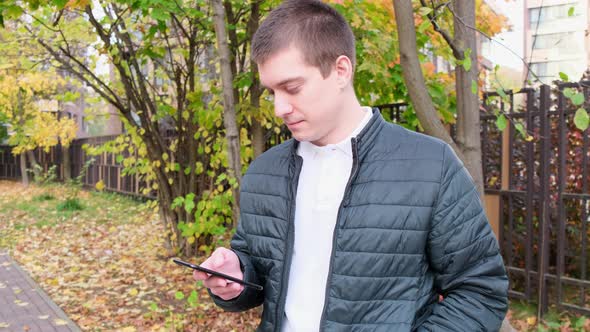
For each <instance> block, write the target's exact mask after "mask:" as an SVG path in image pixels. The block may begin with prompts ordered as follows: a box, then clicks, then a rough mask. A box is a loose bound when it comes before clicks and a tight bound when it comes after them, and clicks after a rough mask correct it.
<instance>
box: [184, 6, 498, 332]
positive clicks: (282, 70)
mask: <svg viewBox="0 0 590 332" xmlns="http://www.w3.org/2000/svg"><path fill="white" fill-rule="evenodd" d="M354 45H355V44H354V36H353V34H352V32H351V30H350V27H349V26H348V24H347V23H346V21H345V20H344V18H343V17H342V16H341V15H340V14H338V13H337V12H336V11H335V10H334V9H333V8H331V7H330V6H329V5H326V4H324V3H322V2H319V1H312V0H295V1H285V2H284V3H283V4H282V5H280V6H279V7H278V8H276V9H274V10H273V11H272V12H271V13H270V14H269V16H268V18H267V19H266V20H265V21H264V22H263V23H262V25H261V26H260V28H259V30H258V31H257V32H256V34H255V36H254V40H253V45H252V56H253V58H254V60H255V61H256V62H257V63H258V66H259V72H260V80H261V82H262V84H263V85H264V86H266V87H267V88H268V89H269V91H270V92H271V93H272V94H273V95H274V103H275V113H276V115H277V116H278V117H280V118H281V119H282V120H283V121H284V123H285V124H286V125H287V126H288V128H289V130H290V131H291V133H292V134H293V138H294V139H292V140H289V141H287V142H285V143H283V144H281V145H279V146H276V147H274V148H272V149H270V150H269V151H267V152H266V153H264V154H263V155H262V156H260V157H259V158H258V159H256V160H255V161H254V162H252V164H251V165H250V168H249V170H248V172H247V173H246V175H245V176H244V177H243V180H242V187H241V200H240V206H241V220H240V223H239V226H238V229H237V231H236V234H235V236H234V238H233V240H232V242H231V250H230V249H225V248H220V249H218V250H216V251H215V252H214V253H213V254H212V255H211V257H210V258H209V259H207V260H206V261H205V262H204V263H203V264H202V265H203V266H204V267H208V268H210V269H213V270H218V271H221V272H224V273H226V274H229V275H232V276H235V277H237V278H240V279H242V278H243V279H245V280H246V281H250V282H254V283H258V284H261V285H263V286H264V290H263V291H257V290H254V289H252V288H244V287H243V286H241V285H239V284H237V283H231V282H227V281H226V280H224V279H220V278H217V277H213V276H209V275H207V274H204V273H200V272H195V274H194V277H195V279H197V280H203V281H204V284H205V286H206V287H208V288H209V289H210V293H211V295H212V297H213V299H214V301H215V303H217V305H219V306H220V307H222V308H223V309H225V310H228V311H242V310H248V309H250V308H253V307H256V306H258V305H260V304H263V305H264V311H263V314H262V321H261V323H260V326H259V330H260V331H276V332H282V331H318V330H321V331H388V332H389V331H412V330H417V331H497V330H498V329H499V327H500V324H501V322H502V319H503V318H504V315H505V313H506V310H507V288H508V280H507V277H506V272H505V270H504V265H503V262H502V257H501V256H500V254H499V250H498V245H497V241H496V239H495V237H494V234H493V233H492V231H491V228H490V226H489V224H488V222H487V220H486V216H485V214H484V211H483V209H482V206H481V202H480V199H479V196H478V192H477V190H476V188H475V186H474V184H473V181H472V180H471V178H470V176H469V174H468V173H467V171H466V170H465V168H464V167H463V165H462V164H461V162H460V161H459V160H458V158H457V157H456V155H455V154H454V153H453V151H452V149H451V148H450V147H449V146H448V145H446V144H445V143H443V142H441V141H439V140H437V139H435V138H431V137H428V136H425V135H421V134H418V133H414V132H410V131H407V130H405V129H403V128H401V127H399V126H396V125H393V124H389V123H387V122H385V121H384V120H383V118H382V117H381V115H380V114H379V112H378V111H376V110H371V109H370V108H363V107H361V105H360V104H359V102H358V100H357V98H356V95H355V92H354V89H353V73H354V67H355V46H354ZM439 294H442V295H443V296H444V300H442V301H439Z"/></svg>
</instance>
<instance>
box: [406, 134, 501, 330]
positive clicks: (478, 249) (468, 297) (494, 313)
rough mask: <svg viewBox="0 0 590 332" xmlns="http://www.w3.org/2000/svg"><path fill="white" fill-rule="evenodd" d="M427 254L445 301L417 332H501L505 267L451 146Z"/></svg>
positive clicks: (473, 189) (474, 190) (446, 153)
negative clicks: (499, 331)
mask: <svg viewBox="0 0 590 332" xmlns="http://www.w3.org/2000/svg"><path fill="white" fill-rule="evenodd" d="M427 251H428V256H429V260H430V268H431V269H432V271H433V272H434V278H435V279H434V287H435V290H436V291H438V292H439V294H442V295H443V297H444V299H443V300H442V301H441V302H438V303H436V304H433V305H432V306H431V308H430V314H429V315H428V316H427V317H426V318H425V320H424V321H423V322H422V324H421V325H420V326H418V327H417V330H418V331H498V330H499V329H500V326H501V324H502V320H503V319H504V316H505V315H506V311H507V310H508V278H507V276H506V270H505V268H504V262H503V260H502V256H501V255H500V251H499V248H498V242H497V240H496V237H495V236H494V233H493V232H492V229H491V227H490V225H489V223H488V220H487V218H486V215H485V212H484V210H483V207H482V204H481V200H480V198H479V194H478V191H477V188H476V186H475V185H474V183H473V180H472V178H471V176H470V175H469V173H468V172H467V170H466V169H465V167H463V164H462V163H461V161H460V160H459V159H458V158H457V156H456V155H455V153H454V152H453V150H452V149H451V147H449V146H448V145H445V151H444V157H443V167H442V174H441V187H440V189H439V194H438V198H437V201H436V203H435V205H434V211H433V214H432V218H431V228H430V233H429V235H428V245H427Z"/></svg>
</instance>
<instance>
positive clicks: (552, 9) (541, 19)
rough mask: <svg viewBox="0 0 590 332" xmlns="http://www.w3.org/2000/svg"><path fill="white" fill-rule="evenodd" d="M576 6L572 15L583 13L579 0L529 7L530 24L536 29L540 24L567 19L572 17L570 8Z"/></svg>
mask: <svg viewBox="0 0 590 332" xmlns="http://www.w3.org/2000/svg"><path fill="white" fill-rule="evenodd" d="M572 7H574V14H573V16H572V17H575V16H579V15H581V14H582V7H581V6H580V3H579V2H578V1H574V2H571V3H567V4H564V5H556V6H545V7H537V8H530V9H529V26H530V28H532V29H534V28H536V27H537V23H538V24H539V26H544V25H546V24H548V23H551V22H552V21H556V20H560V19H566V18H568V17H570V16H569V15H568V14H569V10H570V8H572Z"/></svg>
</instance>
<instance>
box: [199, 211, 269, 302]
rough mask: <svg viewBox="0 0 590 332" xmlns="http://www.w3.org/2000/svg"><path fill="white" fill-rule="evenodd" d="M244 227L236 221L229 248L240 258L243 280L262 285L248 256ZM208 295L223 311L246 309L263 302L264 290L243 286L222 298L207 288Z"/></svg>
mask: <svg viewBox="0 0 590 332" xmlns="http://www.w3.org/2000/svg"><path fill="white" fill-rule="evenodd" d="M244 236H245V233H244V229H243V226H242V223H241V222H239V223H238V227H237V230H236V234H235V235H234V237H233V238H232V241H231V249H232V250H233V252H235V253H236V255H238V258H239V259H240V267H241V268H242V272H243V273H244V280H245V281H248V282H252V283H255V284H259V285H263V286H264V284H263V283H262V278H260V277H259V276H258V273H257V272H256V269H255V268H254V265H253V264H252V258H251V257H250V251H249V250H248V243H247V242H246V240H245V238H244ZM209 295H211V298H212V299H213V301H214V302H215V304H217V305H218V306H219V307H220V308H222V309H223V310H225V311H232V312H238V311H246V310H248V309H252V308H254V307H257V306H259V305H261V304H262V303H263V302H264V290H261V291H259V290H255V289H253V288H250V287H244V290H243V291H242V293H241V294H240V295H239V296H238V297H236V298H234V299H231V300H227V301H225V300H223V299H222V298H220V297H218V296H216V295H214V294H212V293H211V291H210V290H209Z"/></svg>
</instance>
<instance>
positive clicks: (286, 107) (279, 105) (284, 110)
mask: <svg viewBox="0 0 590 332" xmlns="http://www.w3.org/2000/svg"><path fill="white" fill-rule="evenodd" d="M292 111H293V106H291V104H290V103H289V102H288V101H286V100H285V99H283V98H281V97H280V96H278V95H275V115H276V116H277V117H280V118H282V117H283V116H284V115H286V114H289V113H291V112H292Z"/></svg>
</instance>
